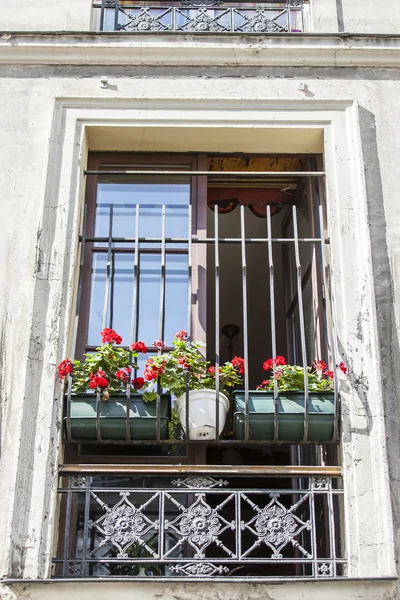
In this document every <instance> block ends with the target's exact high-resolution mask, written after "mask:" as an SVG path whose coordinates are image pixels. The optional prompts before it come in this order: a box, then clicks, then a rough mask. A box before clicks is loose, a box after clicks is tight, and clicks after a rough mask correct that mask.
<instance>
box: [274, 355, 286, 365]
mask: <svg viewBox="0 0 400 600" xmlns="http://www.w3.org/2000/svg"><path fill="white" fill-rule="evenodd" d="M275 364H276V365H278V366H279V365H282V366H283V365H286V364H287V363H286V358H285V357H284V356H277V357H276V359H275Z"/></svg>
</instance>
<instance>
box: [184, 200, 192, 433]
mask: <svg viewBox="0 0 400 600" xmlns="http://www.w3.org/2000/svg"><path fill="white" fill-rule="evenodd" d="M192 286H193V280H192V205H191V204H189V206H188V320H187V332H188V336H189V340H192ZM189 391H190V390H189V371H188V372H187V374H186V390H185V428H186V431H185V440H186V441H187V440H189Z"/></svg>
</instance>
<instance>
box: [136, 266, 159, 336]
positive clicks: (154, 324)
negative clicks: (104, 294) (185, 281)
mask: <svg viewBox="0 0 400 600" xmlns="http://www.w3.org/2000/svg"><path fill="white" fill-rule="evenodd" d="M139 278H140V287H139V340H141V341H143V342H145V344H146V345H147V346H151V344H152V342H154V341H155V340H158V335H159V334H158V325H159V314H160V284H161V256H160V255H159V254H144V255H142V256H141V257H140V276H139Z"/></svg>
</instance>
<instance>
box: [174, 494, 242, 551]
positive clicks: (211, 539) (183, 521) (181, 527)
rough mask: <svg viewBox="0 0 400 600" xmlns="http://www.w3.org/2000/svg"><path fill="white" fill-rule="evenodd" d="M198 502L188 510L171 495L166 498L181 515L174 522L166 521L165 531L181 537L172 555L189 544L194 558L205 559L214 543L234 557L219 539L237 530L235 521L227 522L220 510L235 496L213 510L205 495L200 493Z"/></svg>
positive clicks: (197, 495) (232, 496) (197, 498)
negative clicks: (193, 551) (208, 548)
mask: <svg viewBox="0 0 400 600" xmlns="http://www.w3.org/2000/svg"><path fill="white" fill-rule="evenodd" d="M195 495H196V500H195V502H193V504H191V505H190V506H188V507H187V508H186V507H184V506H183V505H181V504H180V503H179V502H177V501H176V500H175V498H173V497H172V496H171V495H170V494H166V496H167V497H168V498H169V499H170V500H171V501H172V502H173V503H174V504H175V506H177V507H178V508H179V510H180V511H181V514H180V515H178V516H177V517H175V519H173V521H168V520H167V519H166V520H165V524H164V527H165V530H166V531H173V532H174V533H176V534H177V535H178V536H180V539H179V541H178V542H177V544H175V546H174V547H173V548H171V550H170V551H169V552H167V554H166V556H167V555H168V554H171V553H172V552H173V550H174V549H175V548H177V547H178V546H182V545H183V544H184V543H185V542H187V543H188V544H189V545H190V546H191V547H192V548H193V549H194V550H195V555H194V558H204V557H205V554H204V550H205V549H206V548H207V547H208V546H210V544H212V543H214V544H216V545H217V546H218V547H219V548H222V549H223V550H224V552H226V554H228V556H230V557H234V556H235V555H234V553H233V552H232V551H231V550H229V549H228V548H227V547H226V546H225V545H224V544H223V543H222V542H221V540H220V539H219V536H220V535H221V534H222V533H223V532H224V531H226V530H227V529H232V530H235V528H236V524H235V521H231V522H229V521H227V520H226V519H225V518H224V517H223V516H222V515H221V514H219V510H220V509H221V508H222V507H223V506H225V505H226V504H227V502H229V500H231V499H232V498H234V495H233V494H232V495H231V496H229V497H228V498H226V499H225V500H224V501H223V502H222V503H221V504H219V505H218V506H217V507H215V508H212V507H211V506H210V505H209V504H208V503H207V502H206V500H205V494H203V493H198V494H195Z"/></svg>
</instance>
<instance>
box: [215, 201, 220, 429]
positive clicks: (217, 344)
mask: <svg viewBox="0 0 400 600" xmlns="http://www.w3.org/2000/svg"><path fill="white" fill-rule="evenodd" d="M218 217H219V213H218V206H215V207H214V257H215V429H216V431H215V439H216V440H217V441H218V440H219V365H220V355H219V353H220V335H219V329H220V323H219V299H220V298H219V244H218V237H219V228H218V225H219V224H218Z"/></svg>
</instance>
